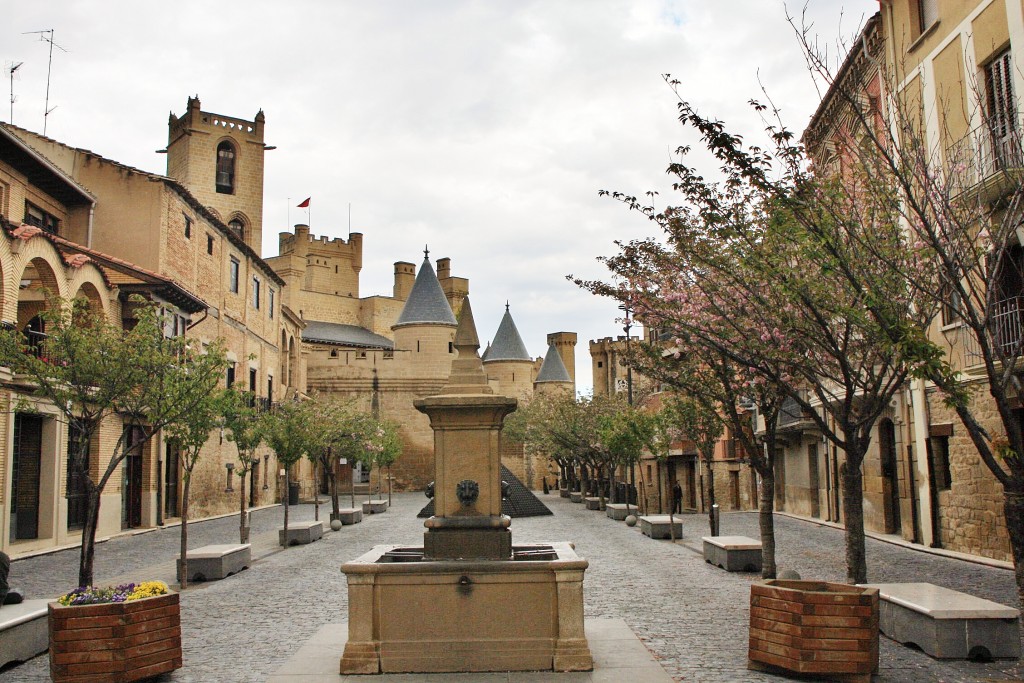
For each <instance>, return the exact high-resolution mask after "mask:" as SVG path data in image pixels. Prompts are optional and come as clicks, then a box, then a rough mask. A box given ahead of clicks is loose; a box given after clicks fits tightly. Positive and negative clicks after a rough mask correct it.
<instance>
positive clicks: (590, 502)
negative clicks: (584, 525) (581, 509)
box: [584, 496, 604, 510]
mask: <svg viewBox="0 0 1024 683" xmlns="http://www.w3.org/2000/svg"><path fill="white" fill-rule="evenodd" d="M584 502H586V504H587V509H588V510H603V509H604V508H602V507H601V498H600V497H596V496H588V497H587V498H584Z"/></svg>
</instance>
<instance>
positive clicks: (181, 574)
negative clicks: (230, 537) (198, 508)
mask: <svg viewBox="0 0 1024 683" xmlns="http://www.w3.org/2000/svg"><path fill="white" fill-rule="evenodd" d="M184 479H185V480H184V481H183V482H181V552H180V557H179V558H178V583H179V584H180V585H181V590H185V589H186V588H188V490H189V487H190V486H191V484H192V477H191V474H190V473H186V475H185V477H184ZM243 543H244V541H243Z"/></svg>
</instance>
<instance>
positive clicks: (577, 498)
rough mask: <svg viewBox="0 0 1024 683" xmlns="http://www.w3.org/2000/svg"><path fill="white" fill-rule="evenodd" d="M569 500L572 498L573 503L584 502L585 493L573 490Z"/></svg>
mask: <svg viewBox="0 0 1024 683" xmlns="http://www.w3.org/2000/svg"><path fill="white" fill-rule="evenodd" d="M569 500H571V501H572V502H573V503H582V502H583V494H582V493H581V492H579V491H572V492H571V493H570V494H569Z"/></svg>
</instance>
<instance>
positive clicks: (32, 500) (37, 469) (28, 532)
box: [10, 413, 43, 541]
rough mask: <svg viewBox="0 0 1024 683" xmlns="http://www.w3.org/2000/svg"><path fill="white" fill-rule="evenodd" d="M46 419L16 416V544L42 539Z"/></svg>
mask: <svg viewBox="0 0 1024 683" xmlns="http://www.w3.org/2000/svg"><path fill="white" fill-rule="evenodd" d="M42 452H43V418H42V417H41V416H39V415H29V414H26V413H18V414H16V415H15V416H14V453H13V466H14V467H13V470H14V471H13V476H12V479H11V528H10V539H11V540H12V541H16V540H25V539H31V538H39V482H40V473H41V470H42Z"/></svg>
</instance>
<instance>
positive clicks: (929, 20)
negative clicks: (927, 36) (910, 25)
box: [917, 0, 939, 35]
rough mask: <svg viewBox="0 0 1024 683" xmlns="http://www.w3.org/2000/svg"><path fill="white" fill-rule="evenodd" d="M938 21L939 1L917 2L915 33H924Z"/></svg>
mask: <svg viewBox="0 0 1024 683" xmlns="http://www.w3.org/2000/svg"><path fill="white" fill-rule="evenodd" d="M938 20H939V0H917V31H918V35H920V34H922V33H924V32H925V31H927V30H928V29H930V28H931V27H932V24H934V23H935V22H936V21H938Z"/></svg>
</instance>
